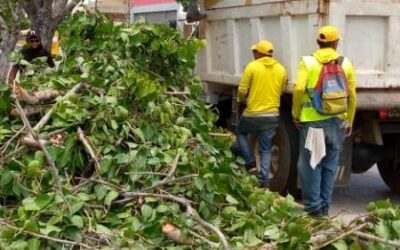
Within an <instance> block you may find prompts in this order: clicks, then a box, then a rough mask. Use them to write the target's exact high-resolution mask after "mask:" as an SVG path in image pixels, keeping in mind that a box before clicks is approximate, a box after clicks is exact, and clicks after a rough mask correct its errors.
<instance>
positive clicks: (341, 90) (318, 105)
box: [307, 56, 349, 115]
mask: <svg viewBox="0 0 400 250" xmlns="http://www.w3.org/2000/svg"><path fill="white" fill-rule="evenodd" d="M313 58H314V57H313ZM314 59H315V58H314ZM315 60H317V59H315ZM343 60H344V57H342V56H340V57H339V58H338V59H336V60H333V61H330V62H328V63H323V64H322V69H321V72H320V74H319V77H318V82H317V84H316V85H315V87H314V89H313V91H312V92H311V93H310V91H307V92H308V94H309V96H310V99H311V103H312V106H313V107H314V108H315V110H316V111H317V112H318V113H320V114H322V115H337V114H342V113H345V112H346V111H347V107H348V97H349V94H348V84H347V78H346V75H345V74H344V72H343V69H342V67H341V65H342V63H343Z"/></svg>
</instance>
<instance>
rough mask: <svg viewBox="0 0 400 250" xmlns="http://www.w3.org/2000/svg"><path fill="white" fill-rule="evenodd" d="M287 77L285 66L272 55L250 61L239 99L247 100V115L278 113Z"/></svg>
mask: <svg viewBox="0 0 400 250" xmlns="http://www.w3.org/2000/svg"><path fill="white" fill-rule="evenodd" d="M286 81H287V78H286V71H285V69H284V67H283V66H282V65H281V64H280V63H279V62H278V61H277V60H275V59H274V58H272V57H262V58H260V59H257V60H254V61H252V62H250V63H249V64H248V65H247V66H246V68H245V70H244V73H243V77H242V79H241V81H240V84H239V89H238V101H239V102H243V101H246V102H247V107H246V109H245V110H244V112H243V114H244V115H245V116H246V115H247V116H252V115H260V114H270V113H278V112H279V105H280V97H281V95H282V93H283V90H284V89H285V84H286Z"/></svg>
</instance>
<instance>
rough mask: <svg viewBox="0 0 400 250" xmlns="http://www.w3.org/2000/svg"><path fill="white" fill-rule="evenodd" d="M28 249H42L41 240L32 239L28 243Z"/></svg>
mask: <svg viewBox="0 0 400 250" xmlns="http://www.w3.org/2000/svg"><path fill="white" fill-rule="evenodd" d="M28 249H29V250H39V249H40V241H39V239H30V240H29V241H28Z"/></svg>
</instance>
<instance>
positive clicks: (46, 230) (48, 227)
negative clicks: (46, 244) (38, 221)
mask: <svg viewBox="0 0 400 250" xmlns="http://www.w3.org/2000/svg"><path fill="white" fill-rule="evenodd" d="M40 232H41V233H42V234H44V235H49V234H50V233H52V232H56V233H59V232H61V229H60V228H59V227H56V226H53V225H50V224H47V225H46V227H45V228H41V229H40Z"/></svg>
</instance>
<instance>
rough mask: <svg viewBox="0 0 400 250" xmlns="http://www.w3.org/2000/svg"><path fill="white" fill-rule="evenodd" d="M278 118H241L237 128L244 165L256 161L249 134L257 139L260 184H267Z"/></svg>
mask: <svg viewBox="0 0 400 250" xmlns="http://www.w3.org/2000/svg"><path fill="white" fill-rule="evenodd" d="M278 122H279V117H243V116H242V117H241V118H240V120H239V124H238V128H237V136H238V138H237V140H238V144H239V147H240V151H241V153H242V156H243V158H244V160H245V161H246V164H250V163H253V162H255V161H256V159H255V157H254V154H253V152H252V150H251V146H250V143H249V137H248V135H249V134H255V135H257V137H258V144H259V152H260V158H261V159H260V160H261V169H260V172H259V173H258V179H259V181H260V184H266V183H267V182H268V175H269V170H270V165H271V148H272V143H271V141H272V138H273V137H274V135H275V133H276V128H277V127H278Z"/></svg>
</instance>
